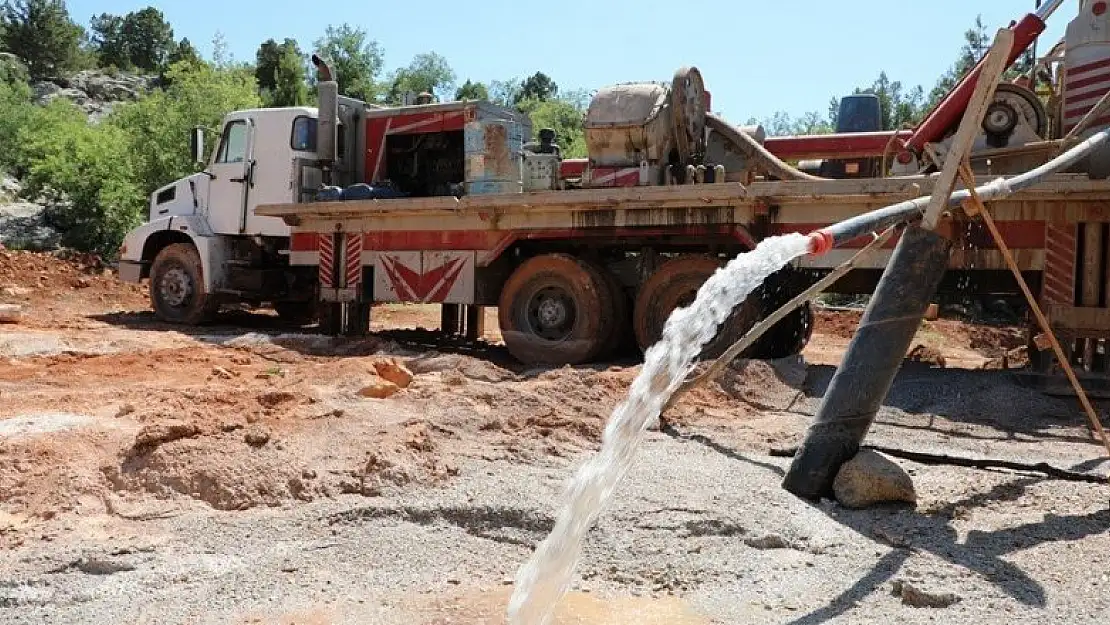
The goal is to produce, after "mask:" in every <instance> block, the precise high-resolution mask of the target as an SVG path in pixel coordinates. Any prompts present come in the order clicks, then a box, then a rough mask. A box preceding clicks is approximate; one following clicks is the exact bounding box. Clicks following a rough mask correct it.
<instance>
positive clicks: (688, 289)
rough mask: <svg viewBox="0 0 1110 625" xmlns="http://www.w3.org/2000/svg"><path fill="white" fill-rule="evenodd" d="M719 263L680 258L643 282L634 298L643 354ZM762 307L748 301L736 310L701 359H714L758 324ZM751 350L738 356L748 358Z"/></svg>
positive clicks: (666, 264)
mask: <svg viewBox="0 0 1110 625" xmlns="http://www.w3.org/2000/svg"><path fill="white" fill-rule="evenodd" d="M721 266H722V263H721V262H720V261H718V260H717V259H715V258H710V257H708V256H679V257H677V258H673V259H671V260H668V261H667V262H665V263H663V264H662V265H660V266H659V268H658V269H656V270H655V272H654V273H652V274H651V276H650V277H649V278H648V279H647V280H646V281H645V282H644V284H643V286H642V287H641V288H640V292H639V293H638V294H637V295H636V304H635V307H634V309H633V313H632V315H633V326H634V329H635V332H636V343H637V345H638V346H639V348H640V350H641V351H643V352H646V351H647V349H648V348H649V347H651V346H652V345H654V344H655V342H656V341H658V340H659V339H660V338H661V337H662V336H663V327H664V325H665V324H666V322H667V318H668V317H670V315H671V313H672V312H673V311H674V310H675V309H676V308H681V307H684V306H689V305H690V304H691V303H693V301H694V299H695V298H696V297H697V294H698V289H699V288H701V285H702V284H703V283H705V281H706V280H708V279H709V277H710V276H712V275H713V273H714V272H716V271H717V269H718V268H719V267H721ZM760 312H761V307H760V305H759V300H758V298H756V297H749V298H748V299H747V300H746V301H744V302H743V303H741V304H740V305H739V306H737V307H736V308H735V309H734V310H733V312H732V315H731V316H730V317H729V318H728V319H727V320H725V322H724V323H722V324H721V326H720V327H719V328H718V329H717V335H716V336H715V337H714V338H713V339H712V340H711V341H710V342H709V343H707V344H706V345H705V347H704V348H702V352H701V355H700V358H702V359H707V358H716V357H717V356H720V355H721V354H723V353H724V351H725V350H726V349H728V348H729V346H731V345H732V344H733V343H735V342H736V341H738V340H740V337H742V336H744V333H745V332H747V331H748V330H750V329H751V327H752V326H753V325H755V324H756V322H757V321H759V318H760ZM750 352H751V348H749V349H748V350H745V351H744V352H743V353H741V354H740V356H739V357H740V358H746V357H748V354H749V353H750Z"/></svg>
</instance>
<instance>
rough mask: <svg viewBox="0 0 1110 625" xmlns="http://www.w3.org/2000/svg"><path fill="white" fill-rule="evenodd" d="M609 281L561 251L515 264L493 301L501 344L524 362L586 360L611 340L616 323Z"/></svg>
mask: <svg viewBox="0 0 1110 625" xmlns="http://www.w3.org/2000/svg"><path fill="white" fill-rule="evenodd" d="M614 313H615V311H614V305H613V293H612V291H611V289H610V284H609V283H608V281H607V280H606V278H605V277H604V275H603V274H602V273H601V272H600V271H599V270H598V268H597V267H594V266H593V265H591V264H589V263H587V262H586V261H584V260H581V259H578V258H575V257H573V256H569V255H566V254H545V255H543V256H536V257H534V258H530V259H528V260H526V261H524V263H522V264H521V265H520V267H518V268H517V269H516V271H514V272H513V274H512V275H511V276H509V279H508V280H507V281H506V282H505V286H504V288H503V289H502V291H501V298H500V300H499V302H498V306H497V316H498V323H499V325H500V326H501V336H502V338H503V339H504V341H505V347H506V348H508V350H509V353H510V354H512V355H513V357H514V358H516V359H517V360H519V361H521V362H523V363H525V364H544V365H556V366H560V365H568V364H571V365H573V364H580V363H584V362H589V361H590V360H592V359H594V358H596V357H597V356H599V355H600V354H601V352H602V351H603V350H605V349H606V348H608V347H611V346H612V341H611V336H612V334H613V332H614V331H615V330H616V329H617V323H618V322H617V319H616V317H615V314H614Z"/></svg>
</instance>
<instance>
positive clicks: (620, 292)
mask: <svg viewBox="0 0 1110 625" xmlns="http://www.w3.org/2000/svg"><path fill="white" fill-rule="evenodd" d="M597 269H598V271H599V272H600V273H601V275H602V277H603V278H604V279H605V283H606V284H607V285H608V287H609V293H610V295H609V297H610V299H611V300H612V302H613V328H612V330H611V331H610V333H609V338H608V339H607V340H606V342H605V344H604V346H603V347H602V349H601V351H600V352H599V353H598V355H597V357H598V358H619V357H621V356H623V355H625V354H626V353H628V351H629V349H630V348H631V347H633V346H634V336H633V334H632V303H631V302H630V301H629V297H628V293H626V292H625V290H624V286H623V285H622V284H621V282H620V280H618V279H617V277H616V276H615V275H613V272H611V271H609V270H608V269H605V268H603V267H598V268H597Z"/></svg>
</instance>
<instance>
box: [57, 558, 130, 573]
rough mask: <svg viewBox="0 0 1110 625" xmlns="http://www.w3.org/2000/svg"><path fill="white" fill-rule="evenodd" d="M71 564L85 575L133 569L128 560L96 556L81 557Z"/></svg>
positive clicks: (122, 571)
mask: <svg viewBox="0 0 1110 625" xmlns="http://www.w3.org/2000/svg"><path fill="white" fill-rule="evenodd" d="M72 566H73V568H75V569H77V570H78V571H81V572H82V573H85V574H86V575H112V574H114V573H124V572H127V571H134V570H135V566H134V565H133V564H130V563H128V562H122V561H119V560H110V559H107V558H101V557H97V556H91V557H87V558H81V559H80V560H78V561H76V562H74V563H73V565H72Z"/></svg>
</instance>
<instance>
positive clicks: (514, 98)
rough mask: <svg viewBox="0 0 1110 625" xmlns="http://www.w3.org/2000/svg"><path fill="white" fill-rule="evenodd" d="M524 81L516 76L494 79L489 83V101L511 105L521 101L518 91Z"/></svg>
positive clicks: (522, 86)
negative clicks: (507, 78) (506, 78)
mask: <svg viewBox="0 0 1110 625" xmlns="http://www.w3.org/2000/svg"><path fill="white" fill-rule="evenodd" d="M523 88H524V81H522V80H520V79H518V78H511V79H509V80H494V81H493V82H491V83H490V84H489V96H490V101H491V102H493V103H494V104H499V105H501V106H512V105H514V104H516V103H518V102H520V101H521V99H522V98H521V96H520V92H521V90H522V89H523Z"/></svg>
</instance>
